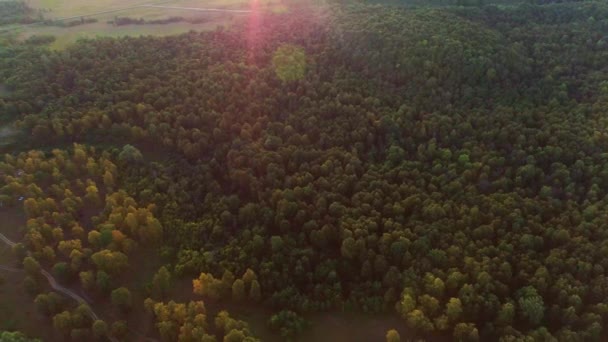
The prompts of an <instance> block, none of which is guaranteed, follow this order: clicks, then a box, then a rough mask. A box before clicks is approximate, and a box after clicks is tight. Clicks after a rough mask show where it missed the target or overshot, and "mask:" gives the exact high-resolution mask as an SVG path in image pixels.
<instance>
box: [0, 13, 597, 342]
mask: <svg viewBox="0 0 608 342" xmlns="http://www.w3.org/2000/svg"><path fill="white" fill-rule="evenodd" d="M473 2H475V1H460V2H457V3H455V2H453V1H445V4H451V5H454V4H455V5H463V6H453V7H451V6H450V7H433V8H428V7H426V8H394V7H383V6H367V5H363V4H352V3H351V4H348V5H333V4H332V5H329V6H330V7H329V9H328V10H327V11H318V10H317V9H314V10H313V9H310V8H308V7H307V6H305V5H302V6H300V7H301V8H300V7H299V8H298V11H297V15H294V14H293V13H285V14H280V15H279V14H266V13H260V14H259V15H260V18H259V19H263V23H264V24H263V25H260V27H259V28H256V30H255V32H253V33H252V31H251V30H250V29H251V28H250V27H247V25H245V26H243V27H240V26H238V25H237V26H236V27H235V28H234V29H233V30H218V31H215V32H208V33H194V32H192V33H188V34H184V35H181V36H177V37H167V38H163V39H155V38H151V37H142V38H138V39H135V38H121V39H96V40H88V41H81V42H79V43H78V44H77V45H76V46H74V47H72V48H69V49H68V51H65V52H53V51H48V50H45V49H44V48H42V47H40V46H35V44H16V45H15V44H11V46H6V47H4V46H3V48H2V49H0V50H1V51H0V57H1V58H0V79H1V80H3V81H2V88H0V91H3V89H6V92H7V93H10V96H6V97H4V96H3V97H2V98H1V100H0V112H1V113H7V115H8V116H10V117H11V118H16V120H17V122H16V123H15V124H16V126H17V127H19V129H21V130H23V132H24V134H26V135H27V136H28V139H27V140H26V141H24V146H20V147H19V148H20V149H22V150H24V151H27V152H22V153H17V152H15V153H13V154H9V155H6V156H5V157H4V159H3V162H1V163H0V195H1V196H3V197H1V198H2V201H3V203H8V204H9V205H13V204H14V205H17V204H18V205H21V203H22V205H23V209H24V212H25V214H26V215H27V218H28V220H27V223H26V227H25V229H24V230H23V231H24V235H25V236H24V239H23V241H22V245H21V246H20V247H19V248H18V249H19V250H20V257H21V258H23V259H24V267H25V270H26V272H27V274H28V276H27V278H26V279H27V280H26V281H25V283H26V285H27V288H28V291H29V292H31V293H36V292H37V291H40V288H41V285H42V284H43V282H42V281H41V280H42V278H41V277H40V270H41V268H47V267H48V268H50V267H51V266H52V265H54V264H56V265H59V266H58V267H57V268H58V270H57V271H62V272H63V271H65V270H67V269H69V270H70V272H69V275H75V274H78V275H79V279H80V281H81V283H82V285H83V287H84V288H85V289H86V290H87V291H93V292H95V291H96V290H97V291H98V292H100V293H95V295H104V294H107V293H108V292H109V291H110V290H111V289H113V288H115V287H119V286H123V285H126V284H120V282H121V281H123V279H125V278H127V277H125V276H124V273H125V271H126V270H129V269H130V267H131V268H132V269H135V270H137V269H138V266H140V265H136V264H134V265H129V262H136V261H137V260H138V258H137V257H132V255H133V254H134V253H137V252H138V249H139V248H140V246H153V247H158V246H159V244H162V246H161V247H162V248H164V250H170V251H175V253H166V255H167V256H168V258H167V260H166V261H164V262H168V263H173V265H171V267H172V268H171V270H172V271H174V272H173V273H174V274H171V275H172V276H176V277H178V276H184V277H197V278H196V279H194V281H193V289H194V292H195V294H197V295H202V296H203V298H205V299H206V298H210V299H214V300H220V299H226V298H229V297H232V298H233V299H235V300H236V301H239V300H243V299H244V300H246V301H247V300H249V301H251V302H260V303H265V304H266V303H267V304H269V305H272V306H273V307H276V308H278V310H290V311H293V312H318V311H335V310H354V311H364V312H374V313H377V312H382V311H392V308H396V309H397V311H398V313H399V315H400V316H401V317H402V319H403V321H404V324H405V325H406V326H407V328H408V331H412V332H413V333H414V334H418V335H420V336H423V337H434V336H435V335H439V336H443V337H446V336H451V337H452V339H454V340H463V341H465V340H488V341H492V340H500V339H501V338H502V339H503V340H519V339H521V340H552V338H555V339H558V340H564V341H577V340H598V339H601V336H602V335H601V328H602V326H603V323H604V322H605V321H606V318H607V315H608V310H607V309H606V308H607V307H608V288H607V287H606V286H604V285H603V284H604V283H605V279H606V269H608V261H607V259H606V253H607V252H608V248H607V247H606V245H607V244H606V241H608V235H607V234H606V229H605V217H606V213H607V212H606V208H608V206H607V204H608V196H607V195H608V190H607V189H608V155H607V154H606V151H608V133H607V132H608V121H607V120H606V119H605V110H604V109H605V108H606V107H607V105H608V90H607V89H608V86H607V83H606V81H605V80H606V79H608V70H607V69H606V60H608V43H607V40H606V37H608V31H607V30H608V28H607V26H606V23H605V20H604V19H603V18H606V17H608V5H606V4H605V3H603V2H582V3H563V4H552V5H534V4H525V5H518V6H477V5H479V3H478V2H477V4H473ZM507 2H508V1H507ZM468 5H474V6H468ZM295 12H296V11H294V13H295ZM3 115H4V114H3ZM68 141H69V142H71V141H80V142H82V141H87V142H92V143H94V144H95V145H96V146H95V148H93V147H91V146H89V145H83V144H75V145H73V146H69V147H65V146H63V145H62V146H60V144H61V143H64V142H68ZM127 143H130V144H132V145H125V144H127ZM55 144H57V147H58V148H57V149H54V150H50V151H49V149H52V148H53V147H55V146H54V145H55ZM133 145H136V146H138V147H141V151H140V150H138V149H137V148H135V147H133ZM31 146H41V147H43V148H42V150H41V151H38V150H29V151H28V149H29V148H30V147H31ZM116 146H119V147H118V148H117V147H116ZM59 147H61V148H64V147H65V149H60V148H59ZM159 154H162V156H159ZM144 156H145V158H144ZM144 161H145V162H144ZM21 197H23V199H22V202H21V201H20V200H19V199H20V198H21ZM5 201H6V202H5ZM28 253H29V254H28ZM41 265H42V266H41ZM129 266H130V267H129ZM226 270H230V271H226ZM62 272H58V273H60V274H61V273H62ZM168 273H169V272H168V271H167V272H165V271H163V270H162V269H161V270H159V272H158V273H157V275H156V276H155V277H154V278H153V279H152V280H153V281H152V283H153V284H152V286H153V289H156V290H155V291H157V292H159V295H158V296H154V298H156V297H161V296H162V294H165V295H166V288H167V287H168V285H167V283H168V279H169V278H170V277H168ZM234 274H237V275H241V274H242V275H243V276H242V277H241V279H238V276H237V277H235V276H234ZM110 275H111V277H110ZM67 280H68V282H69V281H71V280H72V277H71V276H70V277H67ZM404 287H406V288H404ZM167 299H169V298H167ZM37 304H38V305H39V307H40V309H41V311H44V312H47V313H48V314H50V315H55V317H58V318H57V324H56V325H57V327H58V328H59V329H61V330H62V332H63V333H64V335H65V336H68V335H73V334H76V335H78V336H81V335H82V336H84V335H86V334H88V333H89V332H88V331H85V330H86V329H90V328H91V324H88V325H87V326H86V327H85V326H84V325H82V324H72V323H74V322H75V321H77V319H74V318H77V317H71V316H70V319H69V320H67V317H66V316H65V315H62V313H59V312H60V311H61V310H63V309H64V308H61V309H57V308H53V305H51V304H50V303H49V301H48V300H46V299H45V297H41V298H38V300H37ZM158 304H160V305H159V306H157V305H158ZM133 305H137V303H133ZM146 306H147V307H148V310H149V311H150V312H153V313H154V315H155V317H156V320H157V322H156V325H155V326H156V328H157V329H158V331H159V336H161V337H162V338H163V339H166V340H172V341H173V340H178V339H179V338H180V334H182V333H183V334H184V337H183V338H184V339H194V340H202V339H209V338H213V337H210V334H209V329H208V327H206V326H205V324H209V323H208V322H207V321H208V320H207V318H206V317H201V316H199V317H198V318H197V315H199V314H195V315H191V314H190V313H188V311H187V310H188V309H187V306H186V304H183V305H180V304H178V303H173V304H171V302H170V301H169V302H168V303H167V304H165V303H154V305H152V303H151V302H150V301H148V303H147V304H146ZM184 312H186V314H184ZM57 315H59V316H57ZM174 315H175V316H176V317H173V316H174ZM200 315H203V316H204V314H203V313H200ZM181 317H188V318H187V319H186V320H185V321H184V319H180V318H181ZM217 321H218V322H219V326H220V327H221V329H219V328H218V329H219V330H221V333H219V334H217V336H216V337H217V338H218V339H224V338H226V339H228V340H232V339H243V338H247V337H248V335H247V333H246V330H245V328H244V327H243V325H242V324H241V323H239V322H236V320H233V319H232V320H229V319H227V318H226V315H222V316H221V317H219V319H218V320H217ZM226 321H227V322H229V323H230V324H232V325H230V326H229V327H228V328H226V326H227V325H228V324H227V323H226ZM66 322H68V323H70V324H67V323H66ZM204 322H207V323H204ZM216 323H217V322H216ZM111 330H116V329H111ZM213 331H214V330H213ZM214 332H215V331H214ZM193 336H196V337H193Z"/></svg>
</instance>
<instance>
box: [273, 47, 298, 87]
mask: <svg viewBox="0 0 608 342" xmlns="http://www.w3.org/2000/svg"><path fill="white" fill-rule="evenodd" d="M272 65H273V67H274V71H275V73H276V74H277V77H278V78H279V79H280V80H282V81H285V82H291V81H296V80H300V79H302V78H304V76H305V75H306V52H305V51H304V49H303V48H302V47H299V46H295V45H289V44H287V45H282V46H280V47H279V48H278V49H277V50H276V51H275V53H274V54H273V56H272Z"/></svg>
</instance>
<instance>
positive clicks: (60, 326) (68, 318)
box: [53, 311, 72, 336]
mask: <svg viewBox="0 0 608 342" xmlns="http://www.w3.org/2000/svg"><path fill="white" fill-rule="evenodd" d="M53 327H54V328H55V329H57V330H58V331H60V332H61V333H63V334H64V335H66V336H67V335H69V334H70V332H71V330H72V315H70V312H69V311H63V312H61V313H58V314H56V315H55V316H53Z"/></svg>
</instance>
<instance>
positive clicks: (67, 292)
mask: <svg viewBox="0 0 608 342" xmlns="http://www.w3.org/2000/svg"><path fill="white" fill-rule="evenodd" d="M0 240H2V242H4V243H5V244H7V245H8V246H10V247H13V246H15V245H16V243H15V242H13V241H11V240H9V239H8V238H7V237H6V236H4V234H2V233H0ZM28 254H29V252H28ZM0 269H3V270H7V271H12V272H15V271H21V270H17V269H12V268H10V267H5V266H0ZM40 273H42V275H43V276H44V277H45V278H46V280H47V281H48V282H49V285H51V288H53V290H55V291H57V292H59V293H61V294H63V295H64V296H67V297H70V298H72V299H74V300H75V301H77V302H78V304H87V306H88V305H89V303H88V302H87V301H86V300H85V299H84V298H82V297H80V296H79V295H78V294H77V293H75V292H74V291H72V290H70V289H68V288H65V287H63V286H61V285H59V284H58V283H57V280H55V278H54V277H53V276H52V275H51V274H50V273H49V272H47V271H46V270H43V269H40ZM88 307H89V315H90V316H91V318H92V319H93V320H94V321H96V320H98V319H99V316H98V315H97V314H96V313H95V311H93V309H92V308H91V307H90V306H88ZM108 339H109V340H110V341H112V342H118V340H117V339H115V338H114V337H111V336H108Z"/></svg>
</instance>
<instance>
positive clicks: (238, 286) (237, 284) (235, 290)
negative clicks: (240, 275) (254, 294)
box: [232, 279, 245, 302]
mask: <svg viewBox="0 0 608 342" xmlns="http://www.w3.org/2000/svg"><path fill="white" fill-rule="evenodd" d="M232 299H234V300H235V301H237V302H240V301H242V300H243V299H245V282H244V281H243V280H242V279H237V280H235V281H234V283H232Z"/></svg>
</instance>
